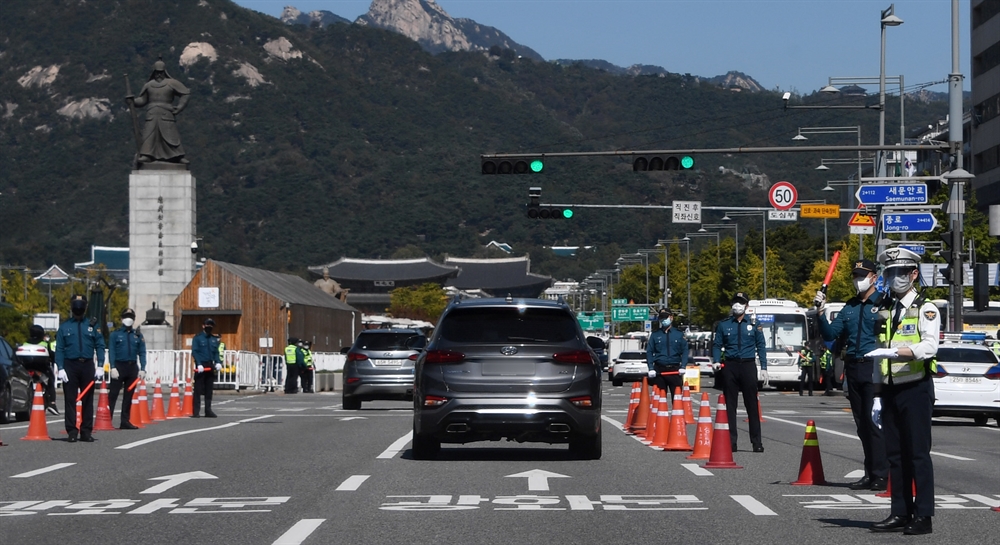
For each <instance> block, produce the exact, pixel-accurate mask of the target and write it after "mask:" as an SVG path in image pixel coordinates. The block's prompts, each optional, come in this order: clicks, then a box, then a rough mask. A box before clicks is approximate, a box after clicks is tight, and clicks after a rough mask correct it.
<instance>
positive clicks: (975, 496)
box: [962, 494, 1000, 507]
mask: <svg viewBox="0 0 1000 545" xmlns="http://www.w3.org/2000/svg"><path fill="white" fill-rule="evenodd" d="M962 496H965V497H966V498H969V499H970V500H972V501H978V502H979V503H983V504H986V505H989V506H990V507H1000V500H995V499H993V498H991V497H989V496H982V495H979V494H962Z"/></svg>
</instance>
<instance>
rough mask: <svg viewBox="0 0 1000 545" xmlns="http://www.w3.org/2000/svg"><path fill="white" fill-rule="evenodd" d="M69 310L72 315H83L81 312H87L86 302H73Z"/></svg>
mask: <svg viewBox="0 0 1000 545" xmlns="http://www.w3.org/2000/svg"><path fill="white" fill-rule="evenodd" d="M70 310H71V311H72V312H73V316H83V314H84V313H85V312H87V304H86V303H83V304H80V303H76V302H74V303H72V304H71V306H70Z"/></svg>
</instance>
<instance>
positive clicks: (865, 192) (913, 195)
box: [854, 184, 927, 205]
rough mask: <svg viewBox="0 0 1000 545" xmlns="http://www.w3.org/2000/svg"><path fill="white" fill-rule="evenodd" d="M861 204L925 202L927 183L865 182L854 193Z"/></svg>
mask: <svg viewBox="0 0 1000 545" xmlns="http://www.w3.org/2000/svg"><path fill="white" fill-rule="evenodd" d="M854 196H855V197H857V198H858V202H860V203H861V204H865V205H869V204H873V205H874V204H925V203H926V202H927V184H865V185H862V186H861V187H859V188H858V191H857V192H856V193H855V194H854Z"/></svg>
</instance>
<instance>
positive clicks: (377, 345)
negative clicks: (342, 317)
mask: <svg viewBox="0 0 1000 545" xmlns="http://www.w3.org/2000/svg"><path fill="white" fill-rule="evenodd" d="M426 344H427V337H425V336H424V334H423V333H421V332H420V331H418V330H416V329H369V330H366V331H362V332H361V334H360V335H358V338H357V339H356V340H355V341H354V344H353V345H352V346H351V349H350V350H348V351H347V361H346V362H345V363H344V408H345V409H347V410H357V409H360V408H361V402H362V401H371V400H375V399H401V400H405V401H409V400H410V399H411V397H412V396H413V364H414V362H415V361H416V360H417V355H418V354H419V353H420V350H421V349H422V348H423V347H424V346H425V345H426Z"/></svg>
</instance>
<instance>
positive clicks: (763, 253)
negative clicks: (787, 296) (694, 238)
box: [722, 212, 767, 299]
mask: <svg viewBox="0 0 1000 545" xmlns="http://www.w3.org/2000/svg"><path fill="white" fill-rule="evenodd" d="M730 214H732V216H736V217H740V216H746V217H749V216H758V215H759V216H760V219H761V224H760V229H761V236H762V237H763V244H762V245H761V246H762V247H763V248H762V249H761V256H762V257H763V260H764V299H767V212H740V213H736V212H726V215H725V216H722V221H732V217H731V216H730Z"/></svg>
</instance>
